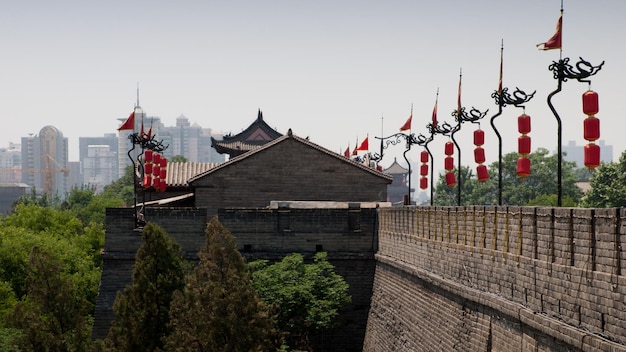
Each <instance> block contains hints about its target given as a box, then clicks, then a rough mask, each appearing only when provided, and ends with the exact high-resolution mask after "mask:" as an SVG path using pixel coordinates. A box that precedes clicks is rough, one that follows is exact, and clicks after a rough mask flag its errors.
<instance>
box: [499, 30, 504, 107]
mask: <svg viewBox="0 0 626 352" xmlns="http://www.w3.org/2000/svg"><path fill="white" fill-rule="evenodd" d="M503 53H504V42H503V43H502V47H500V79H499V80H498V95H502V62H503V60H504V58H503V56H504V55H503Z"/></svg>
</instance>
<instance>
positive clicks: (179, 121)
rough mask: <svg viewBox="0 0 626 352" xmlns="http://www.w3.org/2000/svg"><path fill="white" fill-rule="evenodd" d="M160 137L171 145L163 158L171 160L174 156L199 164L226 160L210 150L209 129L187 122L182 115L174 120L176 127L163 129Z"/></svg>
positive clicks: (210, 131) (212, 149) (210, 133)
mask: <svg viewBox="0 0 626 352" xmlns="http://www.w3.org/2000/svg"><path fill="white" fill-rule="evenodd" d="M161 136H163V137H164V138H165V140H167V141H169V142H170V143H171V144H170V145H169V148H168V149H167V150H166V151H165V156H166V157H168V158H171V157H173V156H175V155H182V156H184V157H185V158H186V159H187V161H190V162H199V163H220V162H224V161H225V160H226V159H225V157H224V155H222V154H220V153H218V152H217V151H216V150H215V149H214V148H211V136H213V137H214V138H215V137H217V138H219V137H220V136H219V135H214V134H212V130H211V129H210V128H202V127H200V125H198V124H196V123H194V124H193V125H192V124H191V123H190V122H189V119H188V118H187V117H185V116H184V115H180V116H179V117H177V118H176V126H171V127H164V129H163V131H162V132H161Z"/></svg>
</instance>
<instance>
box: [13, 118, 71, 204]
mask: <svg viewBox="0 0 626 352" xmlns="http://www.w3.org/2000/svg"><path fill="white" fill-rule="evenodd" d="M21 152H22V157H21V159H22V182H23V183H25V184H27V185H28V186H30V187H34V188H35V190H36V191H37V193H39V194H42V193H45V194H48V195H58V196H59V197H61V198H63V197H65V195H66V194H67V193H68V192H69V191H70V188H71V186H72V185H71V183H70V178H69V175H70V169H69V165H68V143H67V138H65V137H63V133H61V131H59V130H58V129H57V128H56V127H54V126H45V127H44V128H42V129H41V130H40V131H39V134H37V135H31V136H28V137H22V146H21Z"/></svg>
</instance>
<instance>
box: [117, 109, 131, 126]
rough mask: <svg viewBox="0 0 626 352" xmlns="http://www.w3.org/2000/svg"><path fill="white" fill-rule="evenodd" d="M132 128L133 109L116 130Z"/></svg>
mask: <svg viewBox="0 0 626 352" xmlns="http://www.w3.org/2000/svg"><path fill="white" fill-rule="evenodd" d="M134 129H135V110H133V112H131V113H130V115H129V116H128V118H127V119H126V121H124V123H123V124H122V125H121V126H120V127H118V129H117V130H118V131H122V130H134Z"/></svg>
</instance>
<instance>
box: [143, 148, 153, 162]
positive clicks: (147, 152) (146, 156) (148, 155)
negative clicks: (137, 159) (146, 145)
mask: <svg viewBox="0 0 626 352" xmlns="http://www.w3.org/2000/svg"><path fill="white" fill-rule="evenodd" d="M143 160H144V161H146V162H150V161H152V149H146V150H145V151H144V152H143Z"/></svg>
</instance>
